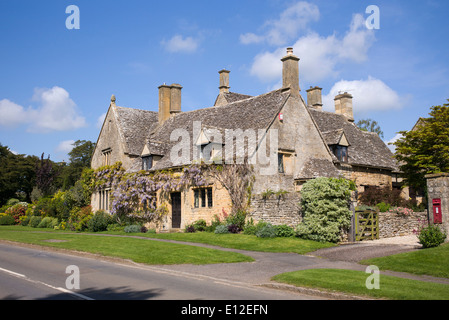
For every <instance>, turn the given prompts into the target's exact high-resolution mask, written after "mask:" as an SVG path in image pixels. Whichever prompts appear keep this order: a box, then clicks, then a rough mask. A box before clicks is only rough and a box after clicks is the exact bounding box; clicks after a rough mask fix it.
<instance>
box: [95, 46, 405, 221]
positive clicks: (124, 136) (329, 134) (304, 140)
mask: <svg viewBox="0 0 449 320" xmlns="http://www.w3.org/2000/svg"><path fill="white" fill-rule="evenodd" d="M280 63H282V64H283V87H282V88H280V89H278V90H274V91H271V92H268V93H265V94H261V95H259V96H248V95H244V94H238V93H234V92H231V91H230V90H229V89H230V86H229V73H230V72H229V71H227V70H221V71H220V72H219V83H220V85H219V93H218V96H217V99H216V101H215V104H214V105H213V106H212V107H208V108H204V109H199V110H195V111H189V112H182V108H181V91H182V87H181V86H180V85H178V84H173V85H165V84H164V85H161V86H160V87H159V112H153V111H145V110H137V109H131V108H123V107H119V106H117V105H116V100H115V97H114V96H112V98H111V104H110V106H109V110H108V113H107V116H106V118H105V120H104V124H103V127H102V129H101V132H100V135H99V137H98V141H97V144H96V149H95V152H94V155H93V159H92V168H94V169H97V168H99V167H101V166H105V165H112V164H114V163H116V162H118V161H121V162H122V163H123V167H124V168H125V169H126V170H128V171H129V172H133V171H139V170H150V171H158V170H164V169H170V168H181V167H183V166H186V165H189V164H191V163H195V161H209V160H213V159H228V160H230V161H238V160H239V159H243V158H245V159H247V160H248V161H249V162H250V163H251V164H252V165H253V168H254V175H255V179H254V183H253V187H252V191H251V195H252V201H251V215H252V217H253V218H254V219H255V220H260V219H263V220H265V221H271V222H273V223H275V224H279V223H287V224H291V225H296V224H297V223H299V221H300V214H299V209H298V201H299V199H298V191H300V189H301V185H302V184H303V183H305V182H306V181H307V180H309V179H314V178H317V177H341V176H343V177H346V178H348V179H351V180H353V181H355V183H356V185H357V188H358V190H359V191H364V190H365V189H366V188H369V187H370V186H393V184H394V182H395V181H396V180H395V179H396V176H397V166H396V163H395V161H394V160H393V154H392V153H391V151H390V150H389V148H388V147H387V146H386V145H385V144H384V143H383V141H382V140H381V139H380V138H379V136H378V135H377V134H375V133H369V132H365V131H362V130H360V129H359V128H357V127H356V125H355V124H354V117H353V103H352V96H351V95H350V94H348V93H343V94H340V95H338V96H336V97H335V112H326V111H323V110H322V99H321V88H319V87H314V88H310V89H308V90H307V91H306V93H307V102H306V101H305V100H304V98H303V97H302V96H301V94H300V92H301V89H300V87H299V58H298V57H296V56H295V55H294V54H293V50H292V49H291V48H288V49H287V55H286V56H285V57H284V58H282V59H281V62H280ZM226 163H227V162H226ZM268 190H272V191H273V192H277V191H282V194H283V195H284V197H283V199H284V200H283V205H279V204H272V205H270V206H269V207H267V202H266V200H267V199H266V198H264V199H263V200H262V197H261V196H260V195H262V194H266V192H267V191H268ZM110 198H111V197H110V190H99V191H98V192H96V193H94V195H93V197H92V206H93V208H94V210H99V209H103V210H109V209H110V205H111V199H110ZM162 201H165V202H166V203H167V204H168V211H169V212H168V215H167V216H166V217H165V220H164V221H163V222H162V223H161V224H160V225H159V226H158V228H159V229H162V230H171V229H178V228H184V227H185V226H186V225H187V224H190V223H192V222H194V221H196V220H198V219H205V220H206V221H208V222H209V221H211V220H212V218H213V216H214V215H218V216H220V215H221V214H222V212H223V211H226V212H228V213H229V212H230V206H231V201H230V197H229V194H228V192H227V190H226V189H225V188H224V187H223V186H222V185H221V184H220V183H218V181H210V182H209V184H208V185H207V186H205V187H202V188H195V187H192V188H185V189H184V190H182V191H181V192H173V193H172V194H171V196H170V199H160V198H158V199H157V203H161V202H162ZM278 202H279V201H278Z"/></svg>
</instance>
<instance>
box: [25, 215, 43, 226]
mask: <svg viewBox="0 0 449 320" xmlns="http://www.w3.org/2000/svg"><path fill="white" fill-rule="evenodd" d="M41 221H42V217H41V216H32V217H31V218H30V222H29V223H28V225H29V226H30V227H32V228H37V226H38V225H39V223H41Z"/></svg>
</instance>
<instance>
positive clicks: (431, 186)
mask: <svg viewBox="0 0 449 320" xmlns="http://www.w3.org/2000/svg"><path fill="white" fill-rule="evenodd" d="M426 179H427V194H428V204H429V212H430V221H431V222H432V223H433V222H434V214H433V211H434V209H433V200H434V199H440V200H441V214H442V220H443V221H442V222H443V224H442V227H443V228H444V229H445V230H446V233H448V234H449V173H438V174H430V175H427V176H426Z"/></svg>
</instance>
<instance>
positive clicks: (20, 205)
mask: <svg viewBox="0 0 449 320" xmlns="http://www.w3.org/2000/svg"><path fill="white" fill-rule="evenodd" d="M11 200H16V199H10V201H11ZM10 201H8V202H10ZM14 203H15V204H14V205H13V206H11V207H9V208H8V209H7V210H6V212H5V213H6V214H7V215H10V216H11V217H13V218H14V221H15V224H20V223H21V222H22V220H23V219H24V218H22V217H24V216H26V212H27V209H28V203H26V202H14Z"/></svg>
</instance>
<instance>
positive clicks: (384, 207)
mask: <svg viewBox="0 0 449 320" xmlns="http://www.w3.org/2000/svg"><path fill="white" fill-rule="evenodd" d="M376 207H377V208H378V209H379V211H380V212H387V211H388V210H390V208H391V205H390V204H389V203H385V202H383V201H382V202H381V203H378V204H376Z"/></svg>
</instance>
